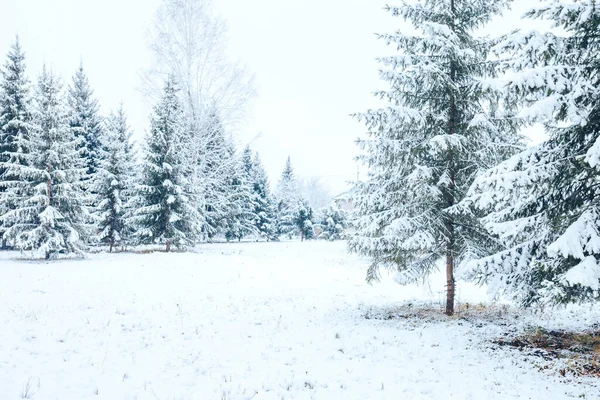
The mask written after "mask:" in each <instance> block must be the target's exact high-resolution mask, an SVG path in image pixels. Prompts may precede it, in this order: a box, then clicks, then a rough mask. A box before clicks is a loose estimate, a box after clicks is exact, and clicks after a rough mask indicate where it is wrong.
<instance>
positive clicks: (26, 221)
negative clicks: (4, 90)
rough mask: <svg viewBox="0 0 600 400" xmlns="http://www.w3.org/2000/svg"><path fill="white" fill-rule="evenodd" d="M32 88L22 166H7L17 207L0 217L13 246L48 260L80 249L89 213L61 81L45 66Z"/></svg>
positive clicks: (10, 189) (80, 164)
mask: <svg viewBox="0 0 600 400" xmlns="http://www.w3.org/2000/svg"><path fill="white" fill-rule="evenodd" d="M36 89H37V90H36V93H35V99H34V100H35V101H34V107H33V111H32V118H33V121H32V129H31V132H30V140H28V141H27V147H28V149H29V153H28V154H26V156H25V159H26V165H18V164H12V165H11V166H10V168H11V170H12V173H13V174H14V175H15V176H18V177H19V181H18V184H17V185H13V186H11V187H9V188H8V191H9V192H11V195H12V198H13V199H14V200H17V201H18V203H17V204H18V205H19V206H18V207H17V208H15V209H13V210H10V211H9V212H7V213H5V214H4V215H3V216H2V217H1V218H0V219H1V221H2V222H3V223H4V224H5V226H7V227H8V229H7V230H6V232H5V236H6V237H7V238H8V239H9V240H11V241H13V243H14V244H15V247H16V248H18V249H22V250H39V251H40V252H41V253H42V254H44V256H45V258H46V259H49V258H51V257H53V256H54V255H56V254H57V253H58V252H77V253H81V250H82V248H83V243H84V240H85V238H86V236H87V233H88V226H87V222H88V221H87V216H88V213H87V209H86V207H85V203H86V198H85V196H84V193H83V191H82V189H81V186H80V178H81V176H82V174H83V172H84V166H83V165H82V163H81V162H80V161H81V159H80V158H79V155H78V151H77V148H76V144H77V141H76V139H75V137H74V136H73V132H72V130H71V129H70V127H69V115H68V112H67V107H66V103H65V98H64V93H63V90H62V84H61V82H60V79H59V78H58V77H56V76H55V75H54V74H53V73H52V72H49V71H47V70H46V68H45V67H44V70H43V72H42V74H41V76H40V78H39V82H38V85H37V88H36Z"/></svg>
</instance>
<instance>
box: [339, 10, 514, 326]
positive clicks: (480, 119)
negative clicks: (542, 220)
mask: <svg viewBox="0 0 600 400" xmlns="http://www.w3.org/2000/svg"><path fill="white" fill-rule="evenodd" d="M507 3H508V1H507V0H463V1H458V0H423V1H418V2H415V3H411V4H408V3H404V4H403V5H401V6H400V7H390V8H388V10H389V11H390V12H391V14H392V15H394V16H400V17H402V18H403V19H404V20H405V21H406V22H407V23H409V24H411V25H412V28H413V29H414V30H415V31H416V32H417V33H416V34H408V33H403V32H401V31H398V32H396V33H393V34H384V35H379V38H380V39H382V40H384V41H385V42H386V43H388V44H393V45H394V48H397V49H398V51H399V54H397V55H394V56H390V57H385V58H382V59H380V60H379V61H380V63H381V64H382V69H381V71H380V76H381V78H382V79H383V80H384V81H386V82H387V83H388V84H389V85H390V88H389V89H388V90H385V91H381V92H379V93H378V94H377V95H378V96H379V97H381V98H382V99H384V100H386V101H387V102H388V103H389V105H388V106H387V107H385V108H382V109H379V110H374V111H369V112H367V113H365V114H362V115H359V119H361V120H362V121H364V122H365V123H366V125H367V127H368V128H369V132H368V135H369V137H368V138H367V139H365V140H361V141H360V146H361V148H362V149H363V150H364V151H365V152H364V155H363V156H362V160H363V162H364V163H365V164H366V165H367V166H368V167H369V175H368V179H367V181H366V182H363V183H360V184H358V186H357V188H356V192H357V196H356V199H355V201H356V207H357V215H358V219H357V221H356V227H357V233H356V234H355V235H354V236H353V237H352V239H351V241H350V243H349V245H350V249H351V250H353V251H355V252H357V253H360V254H363V255H366V256H368V257H370V258H371V266H370V268H369V270H368V274H367V279H368V280H374V279H377V278H378V270H379V268H380V267H387V268H390V269H392V270H396V271H397V272H398V274H397V281H399V282H401V283H407V282H411V281H417V280H420V279H422V278H424V277H426V276H427V275H429V274H430V273H431V272H432V271H435V270H437V269H438V267H439V262H440V261H441V260H445V266H446V282H447V298H446V313H447V314H449V315H451V314H452V313H453V312H454V293H455V278H454V270H455V266H456V265H458V264H460V263H461V262H464V261H467V260H469V259H471V258H473V257H478V256H481V255H483V254H486V252H487V251H488V247H489V245H490V244H489V241H488V240H487V236H486V235H485V232H484V231H483V230H482V229H480V228H478V226H477V224H476V221H475V219H474V218H472V217H471V216H470V215H469V213H468V212H466V211H465V210H462V209H459V208H457V207H456V204H457V203H458V202H459V201H460V200H461V199H462V198H463V197H464V195H465V193H466V191H467V189H468V187H469V185H470V184H471V183H472V181H473V179H474V178H475V177H476V176H477V175H478V174H479V173H480V172H481V171H483V170H485V169H487V168H488V167H491V166H493V165H496V164H497V163H498V162H499V161H501V160H503V159H504V158H505V157H506V156H507V155H509V154H511V152H514V150H515V146H513V145H515V144H516V142H517V136H516V135H514V129H513V127H512V126H511V123H510V121H511V120H509V119H504V118H503V117H502V115H501V113H502V108H500V107H499V106H498V104H497V101H496V99H497V98H498V96H497V93H495V92H493V91H492V90H491V89H489V88H486V87H485V86H484V84H483V81H484V80H485V78H488V77H491V76H493V75H494V68H493V67H494V65H493V64H492V63H490V62H489V61H488V51H489V48H490V46H491V45H492V44H493V42H492V41H490V40H489V39H487V38H478V37H476V36H475V33H474V32H475V31H477V30H478V29H480V28H482V27H483V26H484V25H485V24H486V23H487V22H488V21H490V19H491V18H492V17H494V16H495V15H497V14H498V13H499V12H501V10H502V9H503V8H504V7H505V6H506V5H507Z"/></svg>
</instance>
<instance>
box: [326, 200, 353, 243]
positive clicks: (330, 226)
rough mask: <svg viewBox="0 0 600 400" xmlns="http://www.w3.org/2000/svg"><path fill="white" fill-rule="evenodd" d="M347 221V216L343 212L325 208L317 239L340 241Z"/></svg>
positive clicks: (330, 207) (333, 208)
mask: <svg viewBox="0 0 600 400" xmlns="http://www.w3.org/2000/svg"><path fill="white" fill-rule="evenodd" d="M347 220H348V218H347V215H346V213H345V212H344V211H343V210H340V209H338V208H336V207H333V206H329V207H327V208H325V209H324V210H323V212H322V215H321V219H320V223H319V226H320V228H321V234H320V235H319V238H322V239H326V240H331V241H333V240H340V239H342V236H343V234H344V229H346V225H347Z"/></svg>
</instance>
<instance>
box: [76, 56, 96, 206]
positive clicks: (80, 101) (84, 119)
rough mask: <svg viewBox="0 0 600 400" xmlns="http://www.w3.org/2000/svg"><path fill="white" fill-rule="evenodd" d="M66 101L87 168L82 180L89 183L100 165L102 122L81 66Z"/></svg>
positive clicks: (92, 92)
mask: <svg viewBox="0 0 600 400" xmlns="http://www.w3.org/2000/svg"><path fill="white" fill-rule="evenodd" d="M68 101H69V113H70V124H71V128H72V129H73V132H74V133H75V137H77V138H78V139H79V145H78V150H79V151H80V156H81V157H82V158H83V159H84V160H85V164H86V168H87V171H86V175H85V176H84V178H83V179H84V180H85V181H89V180H90V179H92V178H93V176H94V174H95V173H96V171H97V170H98V166H99V164H100V146H101V135H102V121H101V118H100V116H99V114H98V109H99V106H98V101H97V100H96V99H95V98H94V91H93V90H92V88H91V87H90V83H89V80H88V77H87V75H86V74H85V71H84V70H83V64H81V65H80V66H79V69H78V70H77V72H76V73H75V75H74V76H73V82H72V83H71V85H70V86H69V97H68ZM90 198H91V199H92V198H93V197H90Z"/></svg>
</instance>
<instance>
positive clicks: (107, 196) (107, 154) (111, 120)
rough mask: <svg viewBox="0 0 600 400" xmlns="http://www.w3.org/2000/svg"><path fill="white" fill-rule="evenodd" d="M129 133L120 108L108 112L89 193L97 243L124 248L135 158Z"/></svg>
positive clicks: (128, 227) (111, 247)
mask: <svg viewBox="0 0 600 400" xmlns="http://www.w3.org/2000/svg"><path fill="white" fill-rule="evenodd" d="M131 135H132V133H131V131H130V129H129V126H128V125H127V117H126V115H125V111H124V110H123V105H121V106H120V107H119V109H118V110H117V112H116V113H114V112H112V113H111V114H110V115H109V116H108V118H106V119H105V120H104V128H103V135H102V137H101V140H100V141H101V147H100V148H99V154H98V156H99V162H98V167H97V170H96V174H95V177H94V180H93V183H92V186H91V188H92V192H94V193H96V195H95V197H96V199H95V201H94V203H95V204H97V206H96V208H95V210H94V211H95V214H96V215H97V219H98V222H97V228H98V239H99V240H100V241H101V242H103V243H106V244H108V245H109V251H110V252H112V249H113V247H114V246H116V245H119V244H124V243H125V242H126V241H127V240H128V239H129V238H130V237H131V235H132V233H133V232H131V231H132V229H131V227H130V226H129V224H127V221H126V218H127V215H130V214H131V210H129V209H128V207H129V206H130V204H129V203H130V200H131V196H132V194H133V188H134V185H135V172H136V165H135V154H134V151H133V145H132V143H131Z"/></svg>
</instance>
